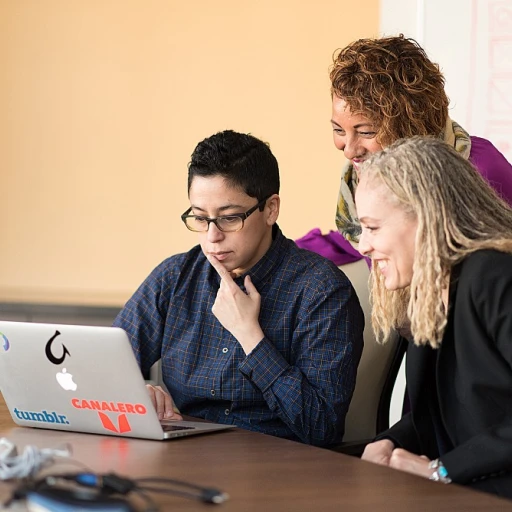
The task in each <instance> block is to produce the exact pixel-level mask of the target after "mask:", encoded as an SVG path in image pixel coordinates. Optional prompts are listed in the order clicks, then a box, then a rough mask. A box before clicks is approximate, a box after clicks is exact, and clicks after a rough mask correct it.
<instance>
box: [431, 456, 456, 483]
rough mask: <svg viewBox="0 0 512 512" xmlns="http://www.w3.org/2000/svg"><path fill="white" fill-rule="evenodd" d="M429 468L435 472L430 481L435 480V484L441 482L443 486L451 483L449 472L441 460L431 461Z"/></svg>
mask: <svg viewBox="0 0 512 512" xmlns="http://www.w3.org/2000/svg"><path fill="white" fill-rule="evenodd" d="M428 467H429V469H433V470H434V472H433V473H432V474H431V475H430V476H429V480H434V481H435V482H441V483H443V484H449V483H451V481H452V479H451V478H450V477H449V476H448V471H447V470H446V468H445V467H444V464H443V463H442V462H441V461H440V460H439V459H434V460H432V461H430V463H429V465H428Z"/></svg>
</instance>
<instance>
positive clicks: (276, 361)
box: [115, 131, 364, 446]
mask: <svg viewBox="0 0 512 512" xmlns="http://www.w3.org/2000/svg"><path fill="white" fill-rule="evenodd" d="M188 171H189V172H188V194H189V199H190V207H189V208H188V209H187V210H186V212H185V213H184V214H183V215H182V217H181V218H182V220H183V222H184V224H185V226H186V227H187V228H188V229H189V230H191V231H194V232H196V233H197V236H198V239H199V245H197V246H196V247H194V248H192V249H191V250H190V251H188V252H187V253H184V254H178V255H175V256H172V257H170V258H168V259H166V260H165V261H164V262H162V263H161V264H160V265H159V266H157V267H156V269H155V270H154V271H153V272H152V273H151V275H150V276H149V277H148V278H147V279H146V280H145V281H144V282H143V283H142V285H141V286H140V287H139V289H138V290H137V291H136V293H135V294H134V295H133V297H132V298H131V299H130V300H129V301H128V303H127V304H126V306H125V307H124V308H123V310H122V311H121V313H120V314H119V316H118V317H117V319H116V321H115V325H116V326H118V327H122V328H123V329H125V330H126V331H127V333H128V335H129V337H130V340H131V343H132V346H133V350H134V352H135V355H136V357H137V360H138V361H139V364H140V366H141V369H142V371H143V372H147V371H148V370H149V368H150V367H151V366H152V365H153V364H154V363H155V362H156V361H158V360H161V366H162V376H163V381H164V383H165V385H166V387H167V389H168V391H169V394H168V393H166V392H164V391H163V390H162V389H161V388H160V387H156V386H150V387H149V391H150V394H151V397H152V400H153V403H154V405H155V407H156V409H157V412H158V413H159V416H160V417H161V418H162V419H164V418H165V419H178V418H180V415H179V414H178V413H177V412H175V411H174V410H173V401H174V404H176V406H177V407H178V409H179V411H180V413H182V414H186V415H189V416H194V417H198V418H204V419H207V420H210V421H213V422H216V423H227V424H233V425H237V426H238V427H241V428H246V429H249V430H254V431H257V432H263V433H266V434H270V435H275V436H279V437H283V438H287V439H292V440H296V441H301V442H304V443H309V444H314V445H319V446H320V445H329V444H334V443H338V442H340V441H341V440H342V436H343V430H344V423H345V415H346V413H347V410H348V405H349V402H350V399H351V397H352V392H353V390H354V385H355V378H356V370H357V365H358V363H359V358H360V356H361V351H362V345H363V328H364V321H363V313H362V310H361V307H360V305H359V301H358V299H357V296H356V295H355V292H354V290H353V288H352V286H351V284H350V282H349V281H348V279H347V278H346V276H345V275H344V274H343V273H342V272H341V271H340V270H339V269H338V268H337V267H336V266H335V265H333V264H332V263H331V262H329V261H328V260H326V259H324V258H322V257H320V256H318V255H317V254H314V253H311V252H308V251H304V250H302V249H299V248H298V247H297V246H296V245H295V243H294V242H293V241H291V240H289V239H287V238H285V236H284V235H283V234H282V233H281V230H280V229H279V227H278V226H277V219H278V216H279V210H280V204H281V202H280V197H279V168H278V165H277V161H276V159H275V157H274V155H273V154H272V152H271V151H270V148H269V146H268V145H267V144H265V143H264V142H262V141H261V140H259V139H256V138H255V137H252V136H251V135H245V134H241V133H236V132H233V131H224V132H220V133H217V134H215V135H212V136H211V137H209V138H207V139H205V140H203V141H202V142H200V143H199V144H198V146H197V147H196V149H195V150H194V152H193V154H192V160H191V162H190V164H189V169H188ZM171 397H172V398H171Z"/></svg>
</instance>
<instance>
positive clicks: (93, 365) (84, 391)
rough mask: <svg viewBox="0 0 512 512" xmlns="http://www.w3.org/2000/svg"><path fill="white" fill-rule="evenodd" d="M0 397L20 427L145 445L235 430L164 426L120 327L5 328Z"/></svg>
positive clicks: (0, 337) (0, 333)
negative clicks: (146, 441) (117, 438)
mask: <svg viewBox="0 0 512 512" xmlns="http://www.w3.org/2000/svg"><path fill="white" fill-rule="evenodd" d="M0 391H1V393H2V395H3V397H4V399H5V402H6V404H7V407H8V408H9V411H10V413H11V416H12V418H13V420H14V422H15V423H17V424H18V425H21V426H28V427H36V428H49V429H55V430H72V431H77V432H87V433H93V434H107V435H119V436H126V437H139V438H144V439H173V438H177V437H183V436H189V435H195V434H202V433H208V432H215V431H218V430H225V429H229V428H233V427H234V425H222V424H212V423H202V422H188V421H179V422H175V421H173V422H162V423H161V422H160V421H159V420H158V416H157V414H156V411H155V409H154V407H153V404H152V403H151V399H150V397H149V394H148V392H147V389H146V385H145V382H144V379H143V378H142V374H141V371H140V368H139V366H138V364H137V360H136V359H135V356H134V354H133V351H132V348H131V345H130V342H129V339H128V336H127V334H126V332H125V331H123V330H122V329H120V328H117V327H93V326H82V325H62V324H42V323H31V322H7V321H0Z"/></svg>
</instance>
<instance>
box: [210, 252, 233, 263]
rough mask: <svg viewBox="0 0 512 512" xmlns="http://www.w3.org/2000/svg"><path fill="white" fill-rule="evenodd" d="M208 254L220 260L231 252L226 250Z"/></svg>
mask: <svg viewBox="0 0 512 512" xmlns="http://www.w3.org/2000/svg"><path fill="white" fill-rule="evenodd" d="M208 254H209V255H210V256H213V257H214V258H216V259H218V260H219V261H222V260H225V259H226V258H227V257H228V256H229V255H230V254H231V252H229V251H226V252H209V253H208Z"/></svg>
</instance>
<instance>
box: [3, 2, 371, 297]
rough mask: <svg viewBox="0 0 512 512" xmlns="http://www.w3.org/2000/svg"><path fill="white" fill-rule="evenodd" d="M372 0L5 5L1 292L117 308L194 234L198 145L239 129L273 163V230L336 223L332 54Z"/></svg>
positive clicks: (295, 231) (367, 14)
mask: <svg viewBox="0 0 512 512" xmlns="http://www.w3.org/2000/svg"><path fill="white" fill-rule="evenodd" d="M378 16H379V12H378V0H371V1H367V2H359V3H357V4H356V3H354V2H351V1H344V0H337V1H334V0H332V1H331V0H320V1H314V2H313V1H304V2H297V1H296V0H260V1H259V2H245V1H243V0H242V1H241V0H219V1H217V2H210V1H206V0H202V1H198V2H183V1H180V2H178V1H176V0H144V1H142V0H137V1H136V0H0V187H1V192H2V198H1V201H0V219H1V226H0V233H1V242H0V244H1V259H0V300H2V299H3V300H22V301H42V302H62V303H67V302H77V303H83V304H87V303H94V304H113V305H118V304H122V302H123V301H124V300H126V299H127V298H128V297H129V296H130V295H131V293H132V292H133V291H134V289H135V288H136V287H137V286H138V284H139V283H140V282H141V281H142V280H143V279H144V277H145V276H146V275H147V274H148V272H149V271H150V270H151V269H152V268H153V267H154V266H155V265H156V264H158V263H159V262H160V261H161V260H162V259H164V258H165V257H166V256H168V255H170V254H173V253H176V252H181V251H185V250H187V249H188V248H190V247H191V246H192V245H193V244H195V243H196V237H195V235H193V234H191V233H188V232H187V231H186V230H185V228H184V226H182V225H181V221H180V220H179V215H180V214H181V213H182V212H183V211H184V210H185V209H186V207H187V204H188V203H187V193H186V169H187V167H186V166H187V163H188V161H189V158H190V154H191V152H192V150H193V149H194V147H195V145H196V143H197V142H198V141H200V140H202V139H203V138H204V137H207V136H208V135H211V134H212V133H214V132H216V131H219V130H223V129H226V128H232V129H235V130H238V131H246V132H251V133H252V134H254V135H256V136H258V137H260V138H263V139H265V140H267V141H269V142H270V144H271V147H272V150H273V152H274V154H275V155H276V157H277V158H278V160H279V162H280V168H281V177H282V190H281V192H282V193H281V197H282V210H281V218H280V225H281V227H282V229H283V231H284V232H285V234H286V235H287V236H289V237H290V238H297V237H299V236H302V235H303V234H305V233H306V232H307V231H309V230H310V229H312V228H313V227H320V228H322V230H323V231H328V230H329V229H334V220H333V219H334V211H335V201H336V197H337V187H338V181H339V170H340V167H341V164H342V157H341V154H340V153H338V152H337V151H336V150H335V148H334V146H333V144H332V138H331V130H330V125H329V119H330V97H329V80H328V67H329V65H330V62H331V55H332V52H333V51H334V50H335V49H336V48H337V47H340V46H343V45H345V44H346V43H348V42H350V41H352V40H354V39H357V38H359V37H367V36H375V35H377V33H378Z"/></svg>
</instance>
